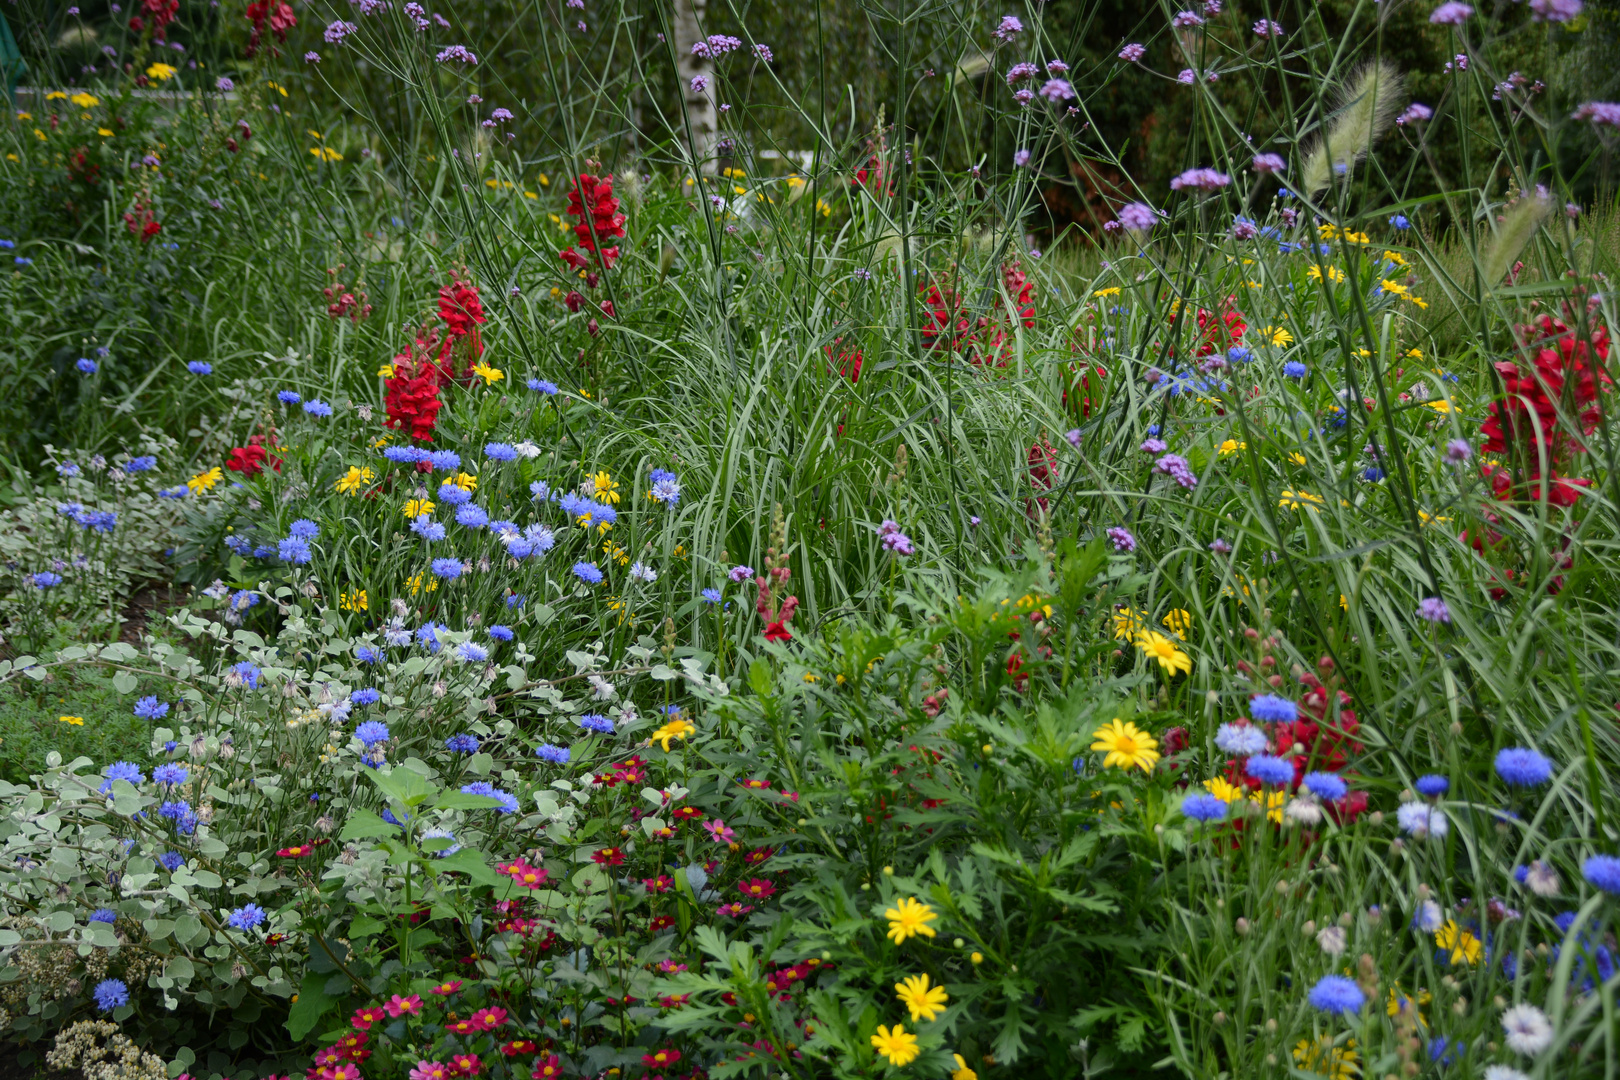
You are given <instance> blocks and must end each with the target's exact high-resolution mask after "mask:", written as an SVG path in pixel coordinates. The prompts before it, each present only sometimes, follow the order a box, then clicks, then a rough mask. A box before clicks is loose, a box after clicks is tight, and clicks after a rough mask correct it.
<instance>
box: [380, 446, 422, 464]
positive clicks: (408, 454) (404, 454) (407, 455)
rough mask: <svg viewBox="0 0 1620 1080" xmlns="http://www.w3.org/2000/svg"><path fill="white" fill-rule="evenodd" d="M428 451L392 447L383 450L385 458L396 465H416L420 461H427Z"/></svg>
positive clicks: (412, 447)
mask: <svg viewBox="0 0 1620 1080" xmlns="http://www.w3.org/2000/svg"><path fill="white" fill-rule="evenodd" d="M427 456H428V453H427V451H426V450H423V449H420V448H419V447H415V446H390V447H387V448H386V449H384V450H383V457H385V458H387V459H388V460H389V461H392V462H393V463H394V464H395V465H414V464H416V463H417V462H418V461H426V460H427Z"/></svg>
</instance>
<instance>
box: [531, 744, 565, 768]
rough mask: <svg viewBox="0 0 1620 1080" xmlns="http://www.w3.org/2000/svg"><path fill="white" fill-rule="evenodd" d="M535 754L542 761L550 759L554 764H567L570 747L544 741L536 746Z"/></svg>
mask: <svg viewBox="0 0 1620 1080" xmlns="http://www.w3.org/2000/svg"><path fill="white" fill-rule="evenodd" d="M534 756H535V757H537V758H539V759H540V760H541V761H549V762H551V763H552V764H553V765H566V764H568V747H566V746H553V745H552V744H551V743H542V744H541V745H539V746H537V747H535V748H534Z"/></svg>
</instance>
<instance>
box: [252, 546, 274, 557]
mask: <svg viewBox="0 0 1620 1080" xmlns="http://www.w3.org/2000/svg"><path fill="white" fill-rule="evenodd" d="M253 557H254V558H255V559H273V558H275V557H276V549H275V548H274V547H273V546H271V545H270V544H260V545H259V546H258V547H256V548H254V549H253Z"/></svg>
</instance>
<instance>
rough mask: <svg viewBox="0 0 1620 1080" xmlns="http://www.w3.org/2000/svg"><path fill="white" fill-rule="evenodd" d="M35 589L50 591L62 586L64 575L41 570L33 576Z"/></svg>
mask: <svg viewBox="0 0 1620 1080" xmlns="http://www.w3.org/2000/svg"><path fill="white" fill-rule="evenodd" d="M32 580H33V582H34V588H36V589H49V588H52V587H54V586H56V585H60V584H62V575H61V574H58V573H56V572H54V571H51V570H41V571H40V572H39V573H37V574H35V575H34V576H33V579H32Z"/></svg>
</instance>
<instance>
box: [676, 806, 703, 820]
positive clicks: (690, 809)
mask: <svg viewBox="0 0 1620 1080" xmlns="http://www.w3.org/2000/svg"><path fill="white" fill-rule="evenodd" d="M670 816H671V817H674V818H677V819H680V818H700V817H702V816H703V811H701V810H699V809H698V808H697V807H695V806H677V807H676V808H675V810H674V812H673V813H672V814H671V815H670Z"/></svg>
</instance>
